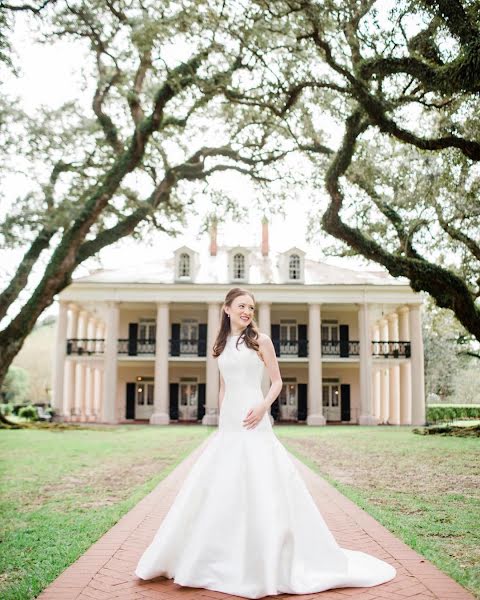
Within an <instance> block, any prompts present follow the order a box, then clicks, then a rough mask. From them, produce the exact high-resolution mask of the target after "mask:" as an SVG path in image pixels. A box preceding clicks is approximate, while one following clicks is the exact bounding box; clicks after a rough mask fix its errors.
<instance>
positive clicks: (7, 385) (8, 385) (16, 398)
mask: <svg viewBox="0 0 480 600" xmlns="http://www.w3.org/2000/svg"><path fill="white" fill-rule="evenodd" d="M29 389H30V377H29V374H28V372H27V371H26V370H25V369H22V368H21V367H16V366H14V365H12V366H11V367H10V368H9V370H8V372H7V374H6V376H5V380H4V382H3V385H2V396H3V398H4V399H5V400H6V401H7V402H15V403H17V404H18V403H20V402H24V401H25V400H26V399H27V398H28V393H29Z"/></svg>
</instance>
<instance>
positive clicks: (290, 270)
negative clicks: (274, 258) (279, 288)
mask: <svg viewBox="0 0 480 600" xmlns="http://www.w3.org/2000/svg"><path fill="white" fill-rule="evenodd" d="M278 267H279V269H280V279H281V281H282V282H283V283H294V284H299V283H305V252H304V251H303V250H301V249H300V248H297V247H296V246H294V247H293V248H289V249H288V250H285V252H282V253H281V255H280V260H279V262H278Z"/></svg>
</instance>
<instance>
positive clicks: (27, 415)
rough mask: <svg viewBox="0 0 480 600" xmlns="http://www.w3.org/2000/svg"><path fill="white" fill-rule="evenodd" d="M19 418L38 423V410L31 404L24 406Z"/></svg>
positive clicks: (19, 412)
mask: <svg viewBox="0 0 480 600" xmlns="http://www.w3.org/2000/svg"><path fill="white" fill-rule="evenodd" d="M18 416H19V417H21V418H22V419H28V420H29V421H36V420H37V418H38V413H37V409H36V408H35V406H32V405H31V404H29V405H28V406H22V408H21V409H20V410H19V411H18Z"/></svg>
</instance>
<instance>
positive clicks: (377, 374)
mask: <svg viewBox="0 0 480 600" xmlns="http://www.w3.org/2000/svg"><path fill="white" fill-rule="evenodd" d="M381 374H382V370H381V369H375V370H374V372H373V406H374V409H373V414H374V415H375V416H376V417H377V420H378V422H381V421H382V419H381V414H382V409H381V399H382V387H381Z"/></svg>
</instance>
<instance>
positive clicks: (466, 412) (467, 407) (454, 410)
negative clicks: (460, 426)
mask: <svg viewBox="0 0 480 600" xmlns="http://www.w3.org/2000/svg"><path fill="white" fill-rule="evenodd" d="M426 419H427V422H428V423H438V422H439V421H447V422H448V421H455V420H456V419H480V404H429V405H428V406H427V412H426Z"/></svg>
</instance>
